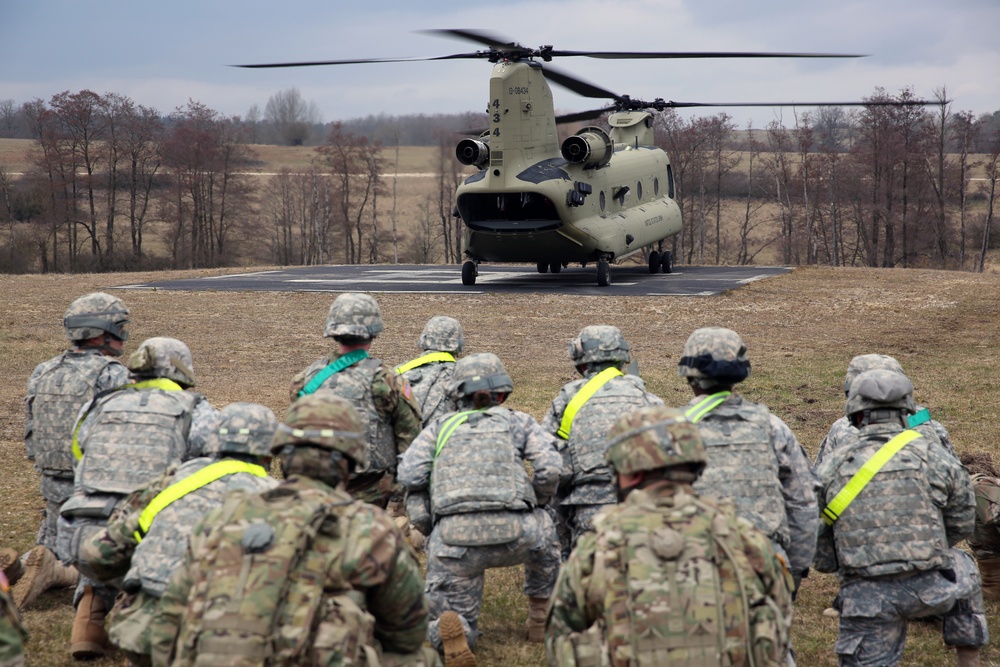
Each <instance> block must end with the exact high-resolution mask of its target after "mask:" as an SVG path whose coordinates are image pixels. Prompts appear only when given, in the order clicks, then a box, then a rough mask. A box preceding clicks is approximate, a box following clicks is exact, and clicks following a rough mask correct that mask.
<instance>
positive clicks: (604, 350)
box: [542, 325, 663, 558]
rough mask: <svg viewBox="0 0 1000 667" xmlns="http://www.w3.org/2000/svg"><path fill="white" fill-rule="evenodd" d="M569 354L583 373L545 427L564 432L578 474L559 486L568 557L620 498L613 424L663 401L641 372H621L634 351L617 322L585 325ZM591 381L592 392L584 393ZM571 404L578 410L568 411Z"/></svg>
mask: <svg viewBox="0 0 1000 667" xmlns="http://www.w3.org/2000/svg"><path fill="white" fill-rule="evenodd" d="M569 356H570V360H571V361H572V362H573V363H574V365H575V366H576V369H577V371H579V372H580V374H581V375H583V378H581V379H578V380H573V381H572V382H569V383H567V384H566V385H564V386H563V388H562V389H560V390H559V394H558V395H557V396H556V397H555V398H554V399H553V400H552V404H551V406H549V410H548V412H547V413H546V414H545V417H544V418H543V419H542V428H543V429H544V430H545V431H546V432H548V433H551V434H552V435H554V436H557V437H559V438H561V441H562V443H563V446H562V447H561V448H560V451H561V452H562V454H563V461H564V464H565V467H566V469H567V471H568V472H571V474H572V476H571V478H570V480H569V481H568V483H566V484H562V485H560V489H559V505H558V507H559V512H558V519H559V522H560V523H562V522H564V523H565V525H566V530H565V531H560V541H561V542H562V553H563V557H564V558H565V556H568V555H569V551H570V549H571V548H572V545H574V544H576V541H577V540H578V539H579V538H580V536H581V535H582V534H583V533H584V532H586V531H588V530H590V528H591V525H590V522H591V518H592V517H593V516H594V515H595V514H596V513H597V512H598V511H600V510H601V509H602V508H603V507H604V506H606V505H614V504H615V503H617V502H618V497H617V495H616V492H615V486H614V483H613V481H612V479H611V469H610V468H609V467H608V465H607V463H606V462H605V460H604V450H605V449H606V447H607V441H606V436H607V432H608V428H610V427H611V425H612V424H613V423H614V421H615V419H617V418H618V417H620V416H621V415H622V414H624V413H626V412H630V411H632V410H636V409H638V408H642V407H646V406H649V405H662V404H663V401H662V400H660V398H659V397H658V396H656V395H655V394H652V393H650V392H648V391H646V384H645V383H644V382H643V381H642V379H641V378H639V377H638V376H635V375H624V374H623V373H622V372H621V369H622V368H623V367H624V366H625V365H626V364H628V363H629V362H630V361H631V355H630V353H629V345H628V342H627V341H626V340H625V337H624V336H622V333H621V331H620V330H619V329H618V328H617V327H612V326H607V325H595V326H588V327H584V328H583V330H582V331H580V334H579V335H578V336H577V337H576V338H574V339H573V340H572V341H570V344H569ZM595 378H597V379H596V380H595ZM606 378H610V379H606ZM602 382H603V384H600V386H599V388H597V390H596V391H595V392H593V393H592V394H591V395H590V397H589V398H587V399H586V402H584V403H583V404H582V405H579V406H577V405H575V404H574V402H573V399H574V397H576V396H577V395H580V396H581V398H582V397H583V396H585V395H586V393H589V389H592V388H594V387H595V386H597V385H598V383H602ZM585 387H587V388H588V390H587V391H586V393H585V394H580V392H581V390H583V389H584V388H585ZM571 405H572V406H573V409H572V411H571V412H572V414H570V415H567V408H568V407H569V406H571ZM564 421H565V422H567V423H566V424H565V425H564V424H563V422H564Z"/></svg>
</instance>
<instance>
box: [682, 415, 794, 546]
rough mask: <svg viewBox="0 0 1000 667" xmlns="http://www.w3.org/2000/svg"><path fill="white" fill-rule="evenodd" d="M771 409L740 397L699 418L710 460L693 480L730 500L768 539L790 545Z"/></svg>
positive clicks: (700, 488)
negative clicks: (772, 428)
mask: <svg viewBox="0 0 1000 667" xmlns="http://www.w3.org/2000/svg"><path fill="white" fill-rule="evenodd" d="M770 414H771V413H770V411H768V409H767V408H766V407H764V406H763V405H759V404H757V403H753V402H751V401H747V400H745V399H743V400H741V402H740V403H739V404H738V405H729V404H726V403H724V404H722V405H720V406H718V407H717V408H715V409H714V410H712V411H711V412H710V413H708V414H707V415H706V416H705V417H703V418H702V419H701V421H699V422H698V431H699V433H700V434H701V439H702V441H703V442H704V443H705V450H706V452H707V455H708V465H707V466H706V467H705V472H704V473H702V475H701V478H700V479H698V481H697V482H695V483H694V488H695V490H696V491H698V493H699V494H701V495H704V496H710V497H713V498H719V499H729V500H731V501H732V502H733V504H734V505H735V506H736V513H737V514H738V515H739V516H741V517H743V518H744V519H746V520H747V521H749V522H751V523H752V524H754V525H755V526H756V527H757V528H758V529H759V530H761V531H762V532H763V533H764V534H765V535H767V536H768V537H769V538H770V539H771V540H772V541H774V542H777V543H778V544H780V545H781V546H783V547H787V546H788V540H789V533H788V516H787V514H786V513H785V498H784V496H783V495H782V492H781V480H780V479H779V478H778V473H779V465H778V458H777V455H776V454H775V452H774V445H772V444H771V435H772V430H771V420H770Z"/></svg>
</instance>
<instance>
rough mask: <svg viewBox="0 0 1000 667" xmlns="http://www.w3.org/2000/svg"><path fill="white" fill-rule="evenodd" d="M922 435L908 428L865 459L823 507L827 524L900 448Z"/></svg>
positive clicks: (852, 499)
mask: <svg viewBox="0 0 1000 667" xmlns="http://www.w3.org/2000/svg"><path fill="white" fill-rule="evenodd" d="M919 437H920V434H919V433H917V432H916V431H910V430H906V431H903V432H902V433H900V434H898V435H897V436H896V437H895V438H893V439H892V440H890V441H889V442H887V443H885V444H884V445H882V446H881V447H880V448H879V450H878V451H877V452H875V455H874V456H872V457H871V458H870V459H868V460H867V461H865V464H864V465H863V466H861V469H860V470H858V471H857V472H856V473H854V477H851V480H850V481H849V482H847V485H846V486H845V487H844V488H842V489H841V490H840V492H839V493H838V494H837V495H836V496H835V497H834V499H833V500H831V501H830V503H829V504H828V505H827V506H826V507H824V508H823V521H825V522H826V525H828V526H832V525H833V522H834V521H836V520H837V519H839V518H840V515H841V514H843V513H844V510H846V509H847V507H848V506H849V505H850V504H851V503H853V502H854V499H855V498H857V497H858V494H859V493H861V491H862V490H863V489H864V488H865V487H866V486H868V482H870V481H872V477H874V476H875V475H876V474H878V471H879V470H881V469H882V466H884V465H885V464H886V463H888V462H889V460H890V459H892V457H893V456H895V455H896V454H897V453H898V452H899V450H901V449H902V448H903V447H905V446H906V445H907V444H909V443H910V442H912V441H913V440H916V439H917V438H919Z"/></svg>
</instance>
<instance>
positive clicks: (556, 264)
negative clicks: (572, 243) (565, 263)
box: [549, 262, 562, 273]
mask: <svg viewBox="0 0 1000 667" xmlns="http://www.w3.org/2000/svg"><path fill="white" fill-rule="evenodd" d="M549 271H551V272H552V273H559V272H560V271H562V264H560V263H559V262H552V263H551V264H549Z"/></svg>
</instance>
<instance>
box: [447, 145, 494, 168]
mask: <svg viewBox="0 0 1000 667" xmlns="http://www.w3.org/2000/svg"><path fill="white" fill-rule="evenodd" d="M455 157H457V158H458V161H459V162H461V163H462V164H467V165H472V166H474V167H479V168H482V167H483V166H484V165H485V164H486V163H487V162H489V160H490V147H489V146H488V145H487V144H486V143H485V142H482V141H479V140H478V139H462V140H461V141H460V142H458V146H456V147H455Z"/></svg>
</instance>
